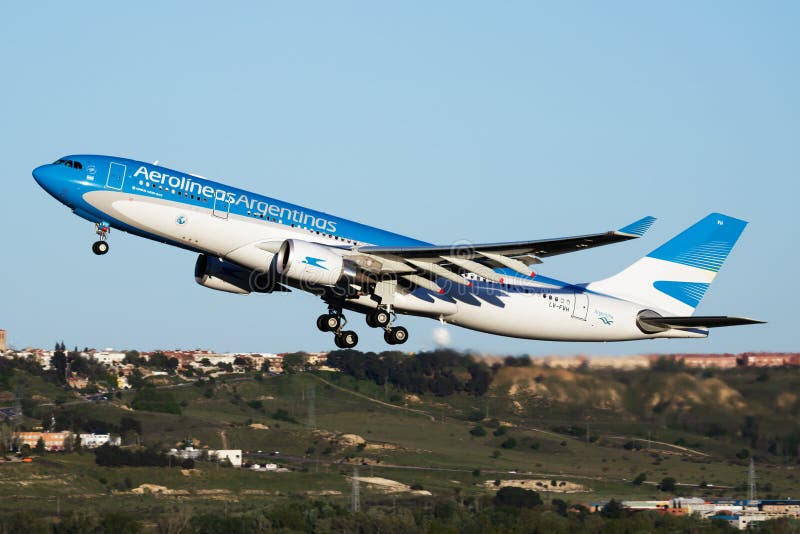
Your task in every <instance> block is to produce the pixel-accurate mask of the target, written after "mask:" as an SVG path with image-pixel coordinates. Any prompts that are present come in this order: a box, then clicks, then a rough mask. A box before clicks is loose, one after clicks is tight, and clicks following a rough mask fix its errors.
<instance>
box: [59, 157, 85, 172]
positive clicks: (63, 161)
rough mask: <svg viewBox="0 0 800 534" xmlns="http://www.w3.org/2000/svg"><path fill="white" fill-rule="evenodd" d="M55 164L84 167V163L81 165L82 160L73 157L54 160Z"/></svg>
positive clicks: (76, 167)
mask: <svg viewBox="0 0 800 534" xmlns="http://www.w3.org/2000/svg"><path fill="white" fill-rule="evenodd" d="M53 165H66V166H67V167H72V168H73V169H79V170H80V169H83V165H81V162H80V161H75V160H72V159H59V160H56V161H54V162H53Z"/></svg>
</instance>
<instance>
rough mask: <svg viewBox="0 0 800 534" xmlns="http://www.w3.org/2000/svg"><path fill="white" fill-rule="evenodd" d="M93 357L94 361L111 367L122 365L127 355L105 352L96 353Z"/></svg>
mask: <svg viewBox="0 0 800 534" xmlns="http://www.w3.org/2000/svg"><path fill="white" fill-rule="evenodd" d="M91 357H92V358H93V359H94V361H96V362H98V363H102V364H103V365H107V366H109V367H111V366H112V365H118V364H120V363H122V361H123V360H124V359H125V353H124V352H113V351H108V352H107V351H103V352H95V353H94V354H93V355H92V356H91Z"/></svg>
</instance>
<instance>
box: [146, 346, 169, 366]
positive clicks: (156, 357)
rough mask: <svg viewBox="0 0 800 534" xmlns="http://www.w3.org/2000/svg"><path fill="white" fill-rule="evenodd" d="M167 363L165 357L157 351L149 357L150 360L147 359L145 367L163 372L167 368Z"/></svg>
mask: <svg viewBox="0 0 800 534" xmlns="http://www.w3.org/2000/svg"><path fill="white" fill-rule="evenodd" d="M167 361H168V358H167V356H166V355H165V354H164V353H163V352H161V351H160V350H159V351H156V352H154V353H153V354H151V355H150V358H148V359H147V366H148V367H152V368H154V369H161V370H162V371H163V370H164V369H166V367H167Z"/></svg>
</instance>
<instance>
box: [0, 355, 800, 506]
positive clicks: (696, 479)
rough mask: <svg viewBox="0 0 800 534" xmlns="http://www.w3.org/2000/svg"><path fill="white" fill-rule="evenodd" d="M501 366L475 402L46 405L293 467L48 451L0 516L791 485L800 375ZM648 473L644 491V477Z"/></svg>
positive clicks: (313, 386) (407, 396)
mask: <svg viewBox="0 0 800 534" xmlns="http://www.w3.org/2000/svg"><path fill="white" fill-rule="evenodd" d="M458 372H462V371H458V370H454V373H458ZM493 373H494V375H493V379H492V381H491V385H490V386H489V388H488V390H487V391H486V393H485V394H484V395H482V396H476V395H473V394H470V393H465V392H463V391H462V392H455V393H453V394H451V395H447V396H440V395H435V394H432V393H430V392H427V393H410V392H408V391H404V390H401V389H399V388H397V387H396V386H393V385H391V384H389V383H388V382H385V383H384V384H377V383H376V382H375V381H373V380H367V379H362V380H358V379H356V378H354V377H352V376H349V375H347V374H344V373H298V374H290V375H285V376H279V377H271V378H263V379H261V380H256V379H254V378H252V377H244V378H236V379H228V380H221V381H215V382H205V383H200V384H195V385H190V384H189V385H181V386H177V387H175V386H169V387H164V388H161V389H158V390H156V391H164V392H168V397H169V399H170V400H169V402H170V406H177V407H179V409H178V411H179V412H180V413H163V412H161V411H148V410H136V409H134V408H133V407H132V406H133V405H134V404H136V403H135V402H134V399H135V398H136V395H137V393H136V392H127V393H124V394H122V395H120V396H119V397H118V398H117V397H113V398H112V399H111V400H110V401H108V402H94V403H92V402H81V403H73V402H68V403H65V404H61V405H49V404H48V403H46V402H43V403H39V405H37V406H36V407H35V409H34V410H33V412H34V413H31V414H30V415H32V416H33V417H31V418H26V419H25V421H26V422H27V424H30V425H35V424H36V423H38V422H39V421H41V420H43V419H49V418H50V417H51V416H55V417H56V419H57V420H58V421H60V422H62V424H64V425H70V424H72V425H82V424H83V425H86V424H90V425H93V426H94V427H98V426H102V425H104V424H105V425H107V426H108V427H109V428H119V427H120V423H121V422H122V418H123V417H126V418H129V419H130V418H133V419H135V420H136V421H138V422H140V424H141V434H140V435H139V434H137V433H136V432H133V431H128V432H127V433H126V434H125V435H124V440H125V443H127V444H135V443H143V444H146V445H150V446H155V447H161V448H169V447H174V446H176V445H178V444H180V443H182V442H184V440H187V439H188V440H191V442H192V443H193V444H194V445H195V446H196V447H211V448H241V449H243V450H245V451H250V454H249V455H247V456H246V459H247V460H249V461H250V462H253V463H262V464H263V463H264V462H267V461H269V462H276V463H278V464H279V465H282V466H285V467H287V468H289V469H290V470H291V471H290V472H286V473H259V472H252V471H246V470H233V469H226V468H220V467H218V466H216V465H214V464H209V463H203V462H199V463H198V464H197V469H194V470H192V471H189V472H186V473H184V472H181V470H180V469H176V468H173V469H168V468H133V467H130V468H103V467H99V466H96V465H94V462H93V458H94V456H93V454H92V453H90V452H82V453H80V454H79V453H71V454H65V453H51V454H47V455H45V456H44V457H42V458H39V459H36V460H35V461H34V463H33V464H31V465H22V464H18V463H15V464H9V463H6V464H4V465H2V466H0V472H2V475H3V476H2V479H0V495H3V496H5V497H11V496H13V497H14V500H10V499H8V498H6V499H3V500H0V511H2V512H10V511H12V510H17V509H20V508H22V509H25V508H28V509H31V510H37V511H39V512H41V513H43V514H48V515H53V514H55V513H56V512H57V511H61V512H63V511H65V510H70V509H80V508H81V507H84V506H86V504H87V503H91V505H92V506H93V507H96V508H97V509H99V510H102V509H113V508H114V507H116V506H125V507H126V508H127V509H132V510H137V513H141V514H145V515H147V514H153V513H156V514H157V513H158V510H163V509H164V506H166V505H167V504H168V503H172V502H178V501H179V502H180V503H182V506H189V507H191V508H192V509H196V510H204V509H218V508H219V506H220V505H221V503H223V502H225V503H228V504H227V505H226V506H230V507H234V508H235V507H240V508H241V509H246V508H247V507H248V506H253V505H255V504H256V503H264V502H272V501H280V500H283V499H287V498H291V497H292V496H305V497H314V498H321V499H324V500H326V501H330V502H333V503H338V504H341V505H343V506H346V505H347V504H348V499H349V495H350V478H349V477H351V476H352V474H353V468H354V467H359V469H360V475H361V476H362V477H370V480H372V481H373V482H374V483H373V482H370V483H363V484H362V485H361V486H362V489H361V494H362V499H363V500H364V502H365V505H369V503H372V504H374V505H379V504H380V503H387V502H395V501H397V500H398V499H399V500H400V501H403V500H407V499H410V500H415V499H420V498H433V499H450V500H451V499H453V496H454V495H457V496H458V499H459V502H461V501H463V500H464V499H478V500H480V499H482V498H488V497H490V496H491V495H493V494H494V492H495V491H497V489H498V488H499V487H502V486H504V485H520V486H524V487H532V488H534V489H537V491H540V492H541V493H542V494H543V495H545V496H546V497H547V498H548V499H551V498H562V499H565V500H568V501H570V502H589V501H592V500H601V499H607V498H609V497H611V496H613V497H616V498H645V497H652V498H656V497H663V496H665V494H664V493H662V492H660V491H659V490H658V488H657V485H656V484H657V483H658V482H659V481H661V479H662V478H664V477H674V478H675V479H677V482H678V484H679V485H678V490H677V491H676V493H678V494H681V495H698V496H700V495H707V496H725V497H741V496H743V495H744V493H745V490H744V485H743V484H744V481H745V479H746V466H747V465H748V463H749V455H750V454H751V453H752V454H755V455H756V456H757V467H758V474H759V482H760V488H761V489H760V495H762V496H766V495H767V494H770V495H775V496H786V495H789V494H792V491H793V489H794V488H796V487H797V480H796V470H797V450H796V448H795V450H794V453H792V451H791V450H790V449H791V444H792V442H791V439H792V438H791V437H792V435H794V434H793V433H795V432H796V428H797V425H796V422H795V421H796V417H797V398H796V396H793V395H795V394H794V393H793V392H794V391H795V390H796V387H795V385H796V384H797V378H798V374H797V373H795V372H794V371H782V370H774V371H770V372H769V374H768V375H767V376H766V378H765V377H764V376H763V375H762V372H754V371H746V372H745V371H738V370H734V371H728V372H724V373H722V372H719V373H714V374H709V373H705V374H703V373H689V372H686V371H685V370H664V371H654V372H647V371H624V372H623V371H591V372H589V371H583V370H580V371H568V370H561V369H547V368H542V367H511V366H505V367H500V368H497V369H495V370H494V371H493ZM37 395H41V393H37ZM140 397H141V396H140ZM147 399H148V400H149V402H151V403H152V402H155V403H156V404H149V405H145V406H146V407H148V408H149V409H159V408H158V402H160V400H159V399H161V394H160V393H156V394H150V395H149V396H147ZM139 406H140V407H141V406H142V405H141V404H139ZM154 406H155V408H153V407H154ZM170 410H173V408H170ZM787 422H788V424H787ZM787 436H788V437H787ZM776 442H777V443H778V445H775V443H776ZM743 449H747V450H746V451H745V452H746V454H745V453H743V452H742V450H743ZM770 450H772V452H770ZM258 451H263V452H260V453H259V452H258ZM276 451H277V452H278V454H275V452H276ZM737 455H738V456H737ZM640 473H644V475H645V481H644V483H642V484H639V485H635V484H633V483H632V482H631V481H632V480H633V479H634V478H635V477H637V475H639V474H640ZM379 480H388V481H391V483H390V484H387V483H385V482H375V481H379ZM143 485H145V486H143ZM148 485H149V486H148ZM153 488H155V490H156V491H155V493H153ZM412 488H414V489H412ZM134 490H135V491H134ZM428 492H430V496H428V495H427V493H428ZM176 499H178V501H176ZM387 499H388V500H387Z"/></svg>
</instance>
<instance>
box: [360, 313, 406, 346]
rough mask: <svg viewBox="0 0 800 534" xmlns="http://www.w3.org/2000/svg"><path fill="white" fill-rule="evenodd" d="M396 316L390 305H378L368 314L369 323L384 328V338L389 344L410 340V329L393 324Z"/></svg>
mask: <svg viewBox="0 0 800 534" xmlns="http://www.w3.org/2000/svg"><path fill="white" fill-rule="evenodd" d="M395 318H396V316H395V314H394V312H392V311H391V309H390V308H388V307H383V306H381V307H378V308H376V309H374V310H372V311H371V312H369V313H368V314H367V324H368V325H369V326H371V327H372V328H383V331H384V332H383V339H384V341H386V343H388V344H389V345H402V344H403V343H405V342H406V341H408V330H406V329H405V328H403V327H402V326H392V323H393V322H394V320H395Z"/></svg>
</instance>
